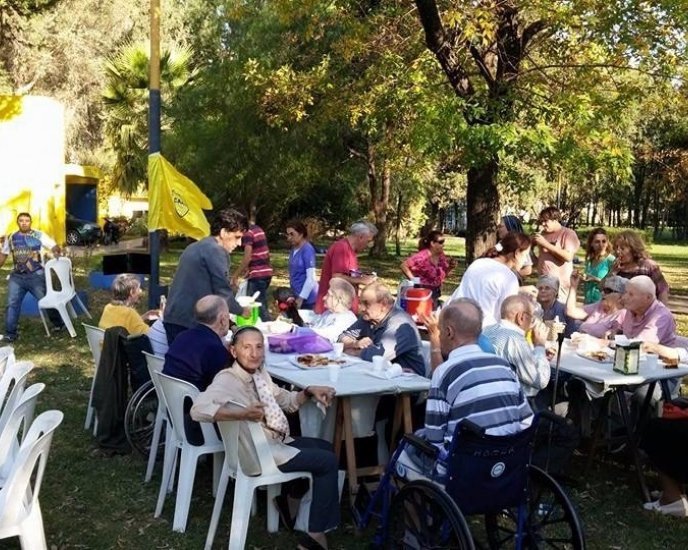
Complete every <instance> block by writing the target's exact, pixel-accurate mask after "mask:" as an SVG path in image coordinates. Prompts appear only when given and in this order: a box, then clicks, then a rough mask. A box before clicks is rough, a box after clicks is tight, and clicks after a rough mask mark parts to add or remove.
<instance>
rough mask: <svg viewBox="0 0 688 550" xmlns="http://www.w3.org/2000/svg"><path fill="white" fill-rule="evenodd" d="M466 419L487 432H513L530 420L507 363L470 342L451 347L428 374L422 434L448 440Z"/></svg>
mask: <svg viewBox="0 0 688 550" xmlns="http://www.w3.org/2000/svg"><path fill="white" fill-rule="evenodd" d="M466 418H468V419H470V420H471V421H472V422H475V423H476V424H477V425H478V426H481V427H482V428H485V433H487V434H488V435H510V434H514V433H518V432H520V431H521V430H523V429H525V428H527V427H528V426H530V425H531V424H532V422H533V412H532V410H531V408H530V405H529V404H528V401H527V400H526V396H525V394H524V393H523V389H522V387H521V384H520V383H519V381H518V378H516V374H515V373H514V371H513V369H512V368H511V365H509V363H507V362H506V361H505V360H504V359H502V358H500V357H497V356H496V355H492V354H490V353H485V352H483V351H482V350H481V349H480V348H479V347H478V346H477V345H475V344H471V345H467V346H461V347H459V348H456V349H454V350H452V351H451V353H450V354H449V357H447V360H446V361H445V362H444V363H442V364H441V365H439V366H438V367H437V368H436V369H435V371H434V372H433V373H432V382H431V383H430V392H429V394H428V401H427V405H426V408H425V428H424V429H423V432H424V433H423V435H424V437H425V438H426V439H427V440H428V441H430V442H431V443H433V444H435V445H441V444H443V443H445V442H446V443H449V442H450V441H451V439H452V437H453V435H454V430H455V429H456V425H457V424H458V423H459V422H461V421H462V420H464V419H466Z"/></svg>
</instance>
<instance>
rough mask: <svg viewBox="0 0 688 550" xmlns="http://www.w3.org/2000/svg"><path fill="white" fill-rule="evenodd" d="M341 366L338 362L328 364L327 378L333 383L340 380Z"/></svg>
mask: <svg viewBox="0 0 688 550" xmlns="http://www.w3.org/2000/svg"><path fill="white" fill-rule="evenodd" d="M340 368H341V367H340V366H339V365H337V364H336V363H331V364H329V365H327V378H328V379H329V381H330V382H331V383H332V384H336V383H337V380H339V369H340Z"/></svg>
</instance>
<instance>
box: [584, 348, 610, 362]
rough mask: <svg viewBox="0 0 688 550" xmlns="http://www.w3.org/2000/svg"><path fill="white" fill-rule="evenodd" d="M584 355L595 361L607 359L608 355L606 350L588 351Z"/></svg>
mask: <svg viewBox="0 0 688 550" xmlns="http://www.w3.org/2000/svg"><path fill="white" fill-rule="evenodd" d="M585 355H586V357H589V358H590V359H594V360H595V361H609V356H608V355H607V352H606V351H602V350H599V351H588V352H587V353H586V354H585Z"/></svg>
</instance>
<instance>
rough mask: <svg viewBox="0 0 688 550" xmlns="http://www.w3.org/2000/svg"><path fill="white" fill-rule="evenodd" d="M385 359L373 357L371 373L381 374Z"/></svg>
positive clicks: (380, 356) (379, 356)
mask: <svg viewBox="0 0 688 550" xmlns="http://www.w3.org/2000/svg"><path fill="white" fill-rule="evenodd" d="M385 362H386V361H385V358H384V357H383V356H382V355H376V356H375V357H373V371H374V372H381V371H382V370H383V369H384V368H385Z"/></svg>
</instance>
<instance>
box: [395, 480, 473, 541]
mask: <svg viewBox="0 0 688 550" xmlns="http://www.w3.org/2000/svg"><path fill="white" fill-rule="evenodd" d="M384 547H385V548H404V549H413V550H419V549H421V548H422V549H426V548H432V549H442V548H446V549H449V548H452V549H460V550H473V549H474V548H475V546H474V545H473V538H472V537H471V532H470V530H469V529H468V525H467V524H466V520H465V519H464V517H463V514H462V513H461V511H460V510H459V508H458V507H457V506H456V504H455V503H454V501H453V500H452V499H451V498H450V497H449V495H447V493H445V492H444V490H443V489H442V488H441V487H439V486H437V485H435V484H434V483H432V482H430V481H425V480H417V481H412V482H411V483H408V484H406V485H405V486H404V487H402V489H401V490H400V491H399V492H398V493H397V494H396V495H395V496H394V498H393V500H392V506H391V509H390V514H389V517H388V518H387V529H386V537H385V544H384Z"/></svg>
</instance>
